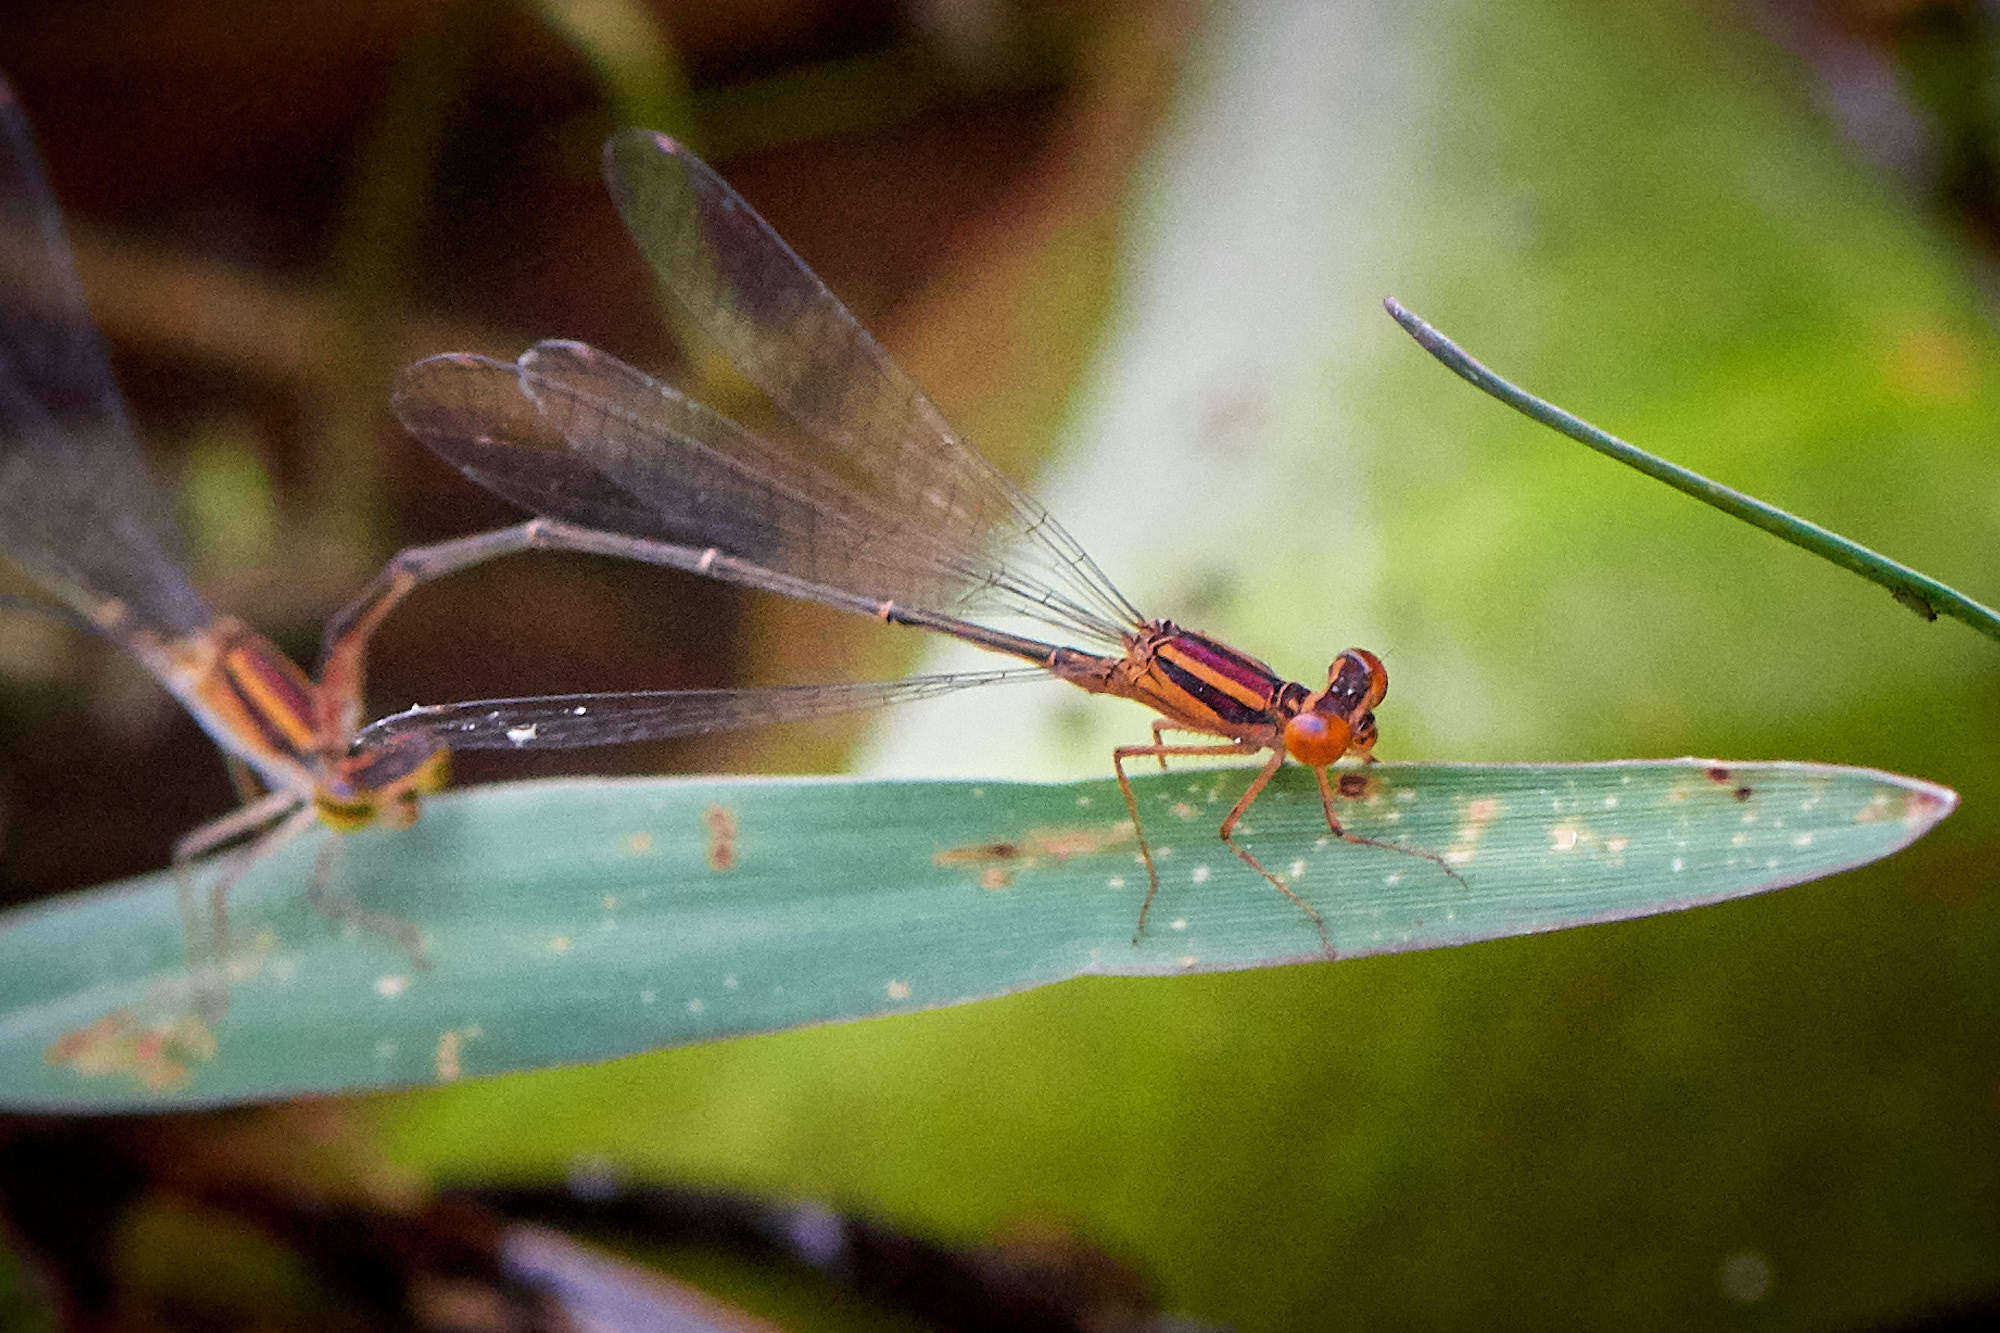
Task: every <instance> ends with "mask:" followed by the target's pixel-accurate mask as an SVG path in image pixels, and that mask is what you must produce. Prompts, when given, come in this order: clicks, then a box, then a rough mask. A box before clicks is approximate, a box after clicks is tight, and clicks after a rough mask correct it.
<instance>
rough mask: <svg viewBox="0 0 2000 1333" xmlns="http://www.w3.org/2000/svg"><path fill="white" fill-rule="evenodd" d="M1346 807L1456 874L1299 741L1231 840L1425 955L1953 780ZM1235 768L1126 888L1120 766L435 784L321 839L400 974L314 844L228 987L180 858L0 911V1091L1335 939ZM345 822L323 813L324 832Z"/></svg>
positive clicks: (1209, 780)
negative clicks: (208, 987)
mask: <svg viewBox="0 0 2000 1333" xmlns="http://www.w3.org/2000/svg"><path fill="white" fill-rule="evenodd" d="M1341 776H1342V778H1343V781H1342V782H1341V784H1340V786H1341V801H1340V814H1341V818H1342V820H1343V821H1344V822H1346V824H1347V826H1348V827H1349V828H1350V829H1352V830H1354V831H1356V832H1359V833H1362V834H1365V835H1368V836H1370V837H1380V838H1387V839H1404V840H1407V841H1409V842H1411V843H1414V844H1416V845H1419V846H1424V847H1429V848H1433V849H1435V850H1437V851H1439V852H1441V853H1442V854H1443V855H1444V856H1445V857H1446V858H1447V859H1448V860H1449V861H1450V862H1451V863H1452V865H1453V866H1454V868H1455V869H1456V870H1457V871H1458V872H1459V873H1460V874H1461V875H1463V876H1464V879H1465V882H1464V883H1460V882H1458V881H1455V880H1453V879H1452V878H1451V877H1450V876H1448V875H1445V874H1442V873H1440V872H1439V871H1438V870H1437V869H1436V868H1435V867H1432V866H1430V865H1427V864H1426V863H1424V862H1422V861H1420V860H1417V859H1415V858H1412V857H1409V856H1406V855H1401V854H1399V853H1397V852H1395V851H1388V850H1381V849H1378V848H1373V847H1355V846H1350V845H1347V844H1344V843H1341V842H1339V841H1337V840H1334V839H1331V838H1329V837H1328V836H1327V831H1326V825H1325V821H1324V818H1323V816H1322V814H1321V811H1320V807H1319V800H1318V796H1317V793H1316V789H1315V787H1314V784H1313V781H1312V778H1311V775H1310V774H1308V773H1305V772H1304V771H1303V770H1294V769H1287V770H1285V771H1284V772H1282V773H1281V774H1280V775H1279V777H1278V778H1277V779H1276V780H1275V781H1274V782H1273V783H1272V785H1271V788H1270V791H1269V792H1268V794H1267V795H1266V797H1265V798H1264V799H1263V800H1261V801H1260V802H1259V803H1258V805H1257V807H1256V810H1255V812H1254V816H1255V817H1254V820H1252V821H1246V824H1245V825H1244V827H1243V829H1242V830H1241V831H1239V834H1238V836H1239V837H1241V838H1243V839H1244V840H1245V841H1246V842H1247V843H1248V845H1249V846H1250V847H1251V848H1252V849H1253V850H1254V851H1255V852H1256V853H1257V854H1258V855H1259V857H1260V858H1262V859H1264V860H1265V862H1266V863H1267V864H1269V865H1271V866H1272V867H1273V868H1274V869H1278V870H1280V871H1281V872H1282V873H1287V874H1288V877H1289V878H1290V879H1291V882H1292V883H1293V884H1294V886H1295V887H1296V888H1297V889H1298V891H1299V893H1300V894H1301V895H1302V896H1303V897H1305V898H1306V899H1307V900H1308V901H1310V902H1312V903H1313V904H1314V905H1315V906H1317V907H1318V909H1319V910H1320V911H1321V912H1322V913H1323V914H1324V916H1325V918H1326V925H1327V929H1328V932H1329V934H1330V936H1331V938H1332V942H1333V944H1334V947H1335V948H1336V950H1337V951H1338V952H1339V953H1340V954H1341V955H1342V956H1359V955H1363V954H1373V953H1385V952H1392V951H1396V950H1404V949H1425V948H1437V947H1441V946H1446V945H1453V944H1465V943H1470V942H1472V941H1475V940H1484V939H1492V938H1496V937H1499V936H1505V935H1518V934H1525V933H1529V932H1534V931H1546V930H1558V929H1562V928H1564V927H1567V926H1576V925H1584V924H1588V923H1591V922H1597V921H1611V920H1617V919H1620V918H1624V917H1633V916H1642V915H1645V914H1648V913H1653V912H1663V911H1671V910H1674V909H1677V908H1683V907H1692V906H1697V905H1700V904H1704V903H1712V902H1719V901H1721V900H1724V899H1728V898H1735V897H1741V896H1743V895H1746V894H1751V893H1757V892H1761V891H1763V890H1766V889H1773V888H1778V887H1781V886H1783V885H1787V884H1796V883H1799V882H1801V881H1803V880H1809V879H1814V878H1818V877H1820V876H1824V875H1829V874H1833V873H1835V872H1837V871H1840V870H1844V869H1847V868H1849V867H1852V866H1856V865H1860V864H1863V863H1865V862H1868V861H1872V860H1876V859H1878V858H1880V857H1883V856H1887V855H1889V854H1890V853H1892V852H1894V851H1896V850H1897V849H1899V848H1901V847H1903V846H1904V845H1906V844H1907V843H1909V842H1910V841H1911V840H1913V839H1915V838H1917V837H1919V836H1920V835H1922V834H1923V833H1924V832H1925V831H1926V830H1928V829H1929V828H1930V827H1931V826H1932V825H1933V824H1935V823H1936V822H1937V821H1938V820H1939V819H1941V818H1943V817H1944V816H1945V815H1946V814H1948V813H1949V812H1950V811H1951V809H1952V807H1953V806H1954V805H1955V804H1956V801H1957V797H1956V796H1955V795H1954V794H1953V793H1952V792H1951V791H1949V790H1947V789H1945V788H1942V787H1938V786H1935V785H1932V784H1930V783H1925V782H1920V781H1917V780H1914V779H1910V778H1902V777H1897V776H1894V775H1891V774H1887V773H1880V772H1875V771H1872V770H1867V769H1853V768H1838V767H1830V766H1825V765H1816V764H1785V763H1754V764H1737V765H1723V764H1718V763H1714V762H1712V761H1704V760H1693V759H1683V760H1663V761H1631V762H1622V763H1608V764H1571V765H1476V764H1472V765H1424V764H1418V765H1397V764H1379V765H1374V766H1370V767H1368V768H1366V769H1355V770H1350V771H1348V772H1346V773H1344V774H1342V775H1341ZM1243 782H1244V774H1243V773H1242V771H1241V770H1240V769H1212V770H1199V771H1194V772H1174V773H1168V774H1153V775H1149V776H1147V777H1145V778H1143V779H1139V780H1137V781H1135V783H1134V786H1135V787H1136V788H1137V789H1138V793H1139V799H1140V810H1141V813H1142V814H1143V816H1144V817H1145V819H1146V821H1147V833H1148V837H1149V838H1150V839H1151V840H1152V843H1153V848H1154V853H1155V855H1156V856H1158V857H1160V861H1161V869H1162V872H1163V873H1162V877H1161V878H1162V883H1161V889H1160V896H1159V898H1158V900H1157V901H1156V902H1155V903H1154V906H1153V916H1152V923H1153V924H1151V925H1149V927H1148V929H1147V933H1146V935H1145V937H1144V938H1143V939H1141V940H1140V941H1138V942H1137V943H1136V944H1135V943H1134V942H1133V939H1132V930H1133V924H1134V920H1135V917H1136V915H1137V912H1138V908H1139V900H1140V897H1141V895H1142V894H1143V892H1144V890H1145V886H1146V877H1145V871H1144V869H1143V867H1142V866H1141V865H1140V863H1139V861H1138V858H1137V852H1136V843H1135V842H1134V839H1133V836H1132V831H1131V825H1130V823H1129V821H1127V819H1126V818H1125V813H1124V809H1123V802H1122V801H1121V800H1120V798H1119V794H1118V791H1117V788H1116V786H1115V785H1114V784H1112V783H1110V782H1108V781H1097V782H1085V783H1075V784H1025V783H1022V784H1017V783H986V784H980V783H970V782H879V781H868V782H863V781H855V780H847V779H841V780H830V779H782V780H777V779H764V780H759V779H746V778H730V779H718V778H702V779H647V780H572V781H562V782H536V783H515V784H501V785H496V786H490V787H482V788H478V789H475V790H470V791H464V792H454V793H449V794H447V795H446V796H444V797H442V798H440V799H438V800H437V801H436V802H434V803H433V805H432V807H431V808H430V810H429V812H428V814H427V817H426V818H425V819H424V820H423V822H422V823H420V824H418V825H417V826H416V827H415V828H413V829H409V830H402V831H399V832H396V833H394V834H390V835H382V836H378V835H376V834H374V833H367V832H364V833H358V834H350V835H346V836H345V837H342V838H340V839H339V840H338V841H337V842H334V843H333V844H332V846H333V853H332V859H331V862H330V871H331V873H330V883H331V885H332V886H333V889H334V891H335V892H337V893H340V894H344V895H348V897H349V898H350V899H351V902H350V907H351V908H352V909H354V910H352V911H350V912H349V913H348V914H347V915H348V919H349V920H355V919H362V916H361V914H365V913H375V914H393V915H394V916H397V917H400V918H403V919H406V920H408V921H411V922H414V923H415V924H417V925H418V926H419V927H420V928H421V929H422V931H423V934H424V937H425V942H426V946H427V952H428V955H429V958H430V960H431V962H430V966H429V968H428V969H427V970H418V969H417V968H416V967H415V966H414V965H413V962H412V960H411V959H410V958H409V957H408V956H407V955H406V954H405V953H404V952H403V951H401V950H400V949H399V948H398V947H397V946H396V945H395V944H393V943H391V942H389V941H388V940H387V939H386V938H384V937H382V936H379V935H374V934H369V933H366V932H362V931H357V930H356V929H354V928H353V927H352V926H347V927H343V926H342V925H341V924H339V923H338V922H337V921H336V920H335V919H334V918H333V917H331V916H329V915H327V914H325V913H322V912H320V911H318V910H315V909H314V908H313V907H312V906H311V905H309V904H308V902H307V895H306V888H307V886H308V885H309V884H310V883H311V882H312V877H313V871H314V860H315V855H316V853H315V849H314V847H313V846H312V845H311V844H310V840H309V839H308V840H303V841H302V842H301V844H298V845H295V846H293V847H291V848H288V849H286V850H285V851H283V852H281V853H277V854H274V855H272V856H270V857H268V858H266V859H265V860H264V861H260V862H259V863H258V864H257V865H256V866H255V867H254V868H253V869H252V870H251V871H250V872H249V873H248V874H246V875H245V876H244V877H243V879H242V880H241V881H240V882H239V883H238V885H237V886H236V888H235V890H234V892H233V895H232V900H231V911H230V921H231V932H232V934H231V951H230V955H229V969H230V970H229V978H228V980H229V1005H228V1008H227V1011H226V1012H225V1013H224V1014H223V1015H222V1016H221V1017H220V1018H219V1019H217V1020H216V1021H215V1022H214V1023H213V1025H212V1026H211V1025H210V1024H209V1023H207V1022H205V1021H204V1020H203V1019H202V1018H200V1017H198V1016H197V1015H198V1007H197V1004H196V1000H197V998H198V990H197V987H196V986H195V985H194V983H193V981H192V980H191V978H190V977H189V975H188V973H187V971H186V969H185V968H184V967H183V965H182V963H181V947H182V944H181V922H180V918H179V916H178V915H177V913H176V909H175V895H174V886H173V881H172V879H171V877H170V876H166V875H153V876H148V877H145V878H142V879H137V880H132V881H128V882H126V883H124V884H119V885H112V886H107V887H105V888H101V889H97V890H92V891H88V892H84V893H80V894H76V895H72V896H70V897H67V898H63V899H58V900H55V901H52V902H48V903H43V904H38V905H36V906H34V907H31V908H26V909H22V910H18V911H16V912H13V913H11V914H9V915H8V916H7V917H5V918H0V1104H4V1105H5V1106H8V1107H12V1108H17V1109H19V1108H41V1109H58V1108H62V1109H73V1110H97V1111H107V1110H131V1109H151V1108H159V1107H165V1106H177V1105H197V1104H215V1103H222V1102H235V1101H248V1100H256V1099H265V1098H275V1097H284V1096H293V1095H297V1094H300V1093H314V1092H318V1093H329V1092H340V1091H348V1090H353V1089H361V1088H387V1087H396V1086H405V1085H410V1084H418V1083H431V1082H437V1081H448V1080H452V1079H456V1078H460V1077H466V1076H471V1075H480V1074H495V1073H502V1072H506V1071H512V1070H521V1069H532V1068H537V1067H540V1066H546V1065H552V1064H563V1063H574V1062H579V1061H586V1060H601V1059H606V1058H609V1057H612V1056H617V1055H623V1054H627V1053H630V1052H634V1051H641V1050H647V1049H652V1048H658V1047H667V1046H674V1045H680V1044H684V1043H688V1042H696V1041H707V1040H713V1039H716V1038H720V1037H729V1036H737V1035H741V1034H745V1033H753V1032H767V1031H773V1030H777V1029H781V1028H790V1027H797V1026H801V1025H806V1024H814V1023H826V1022H834V1021H839V1020H844V1019H851V1018H862V1017H868V1016H874V1015H881V1014H893V1013H903V1012H907V1011H910V1010H915V1009H923V1008H929V1007H935V1006H939V1005H946V1004H956V1003H960V1002H963V1001H967V1000H973V999H980V998H984V997H989V996H995V995H1002V994H1006V993H1008V992H1011V991H1019V990H1025V989H1028V988H1030V987H1034V986H1041V985H1046V984H1048V983H1050V982H1054V981H1061V980H1064V979H1066V978H1069V977H1074V976H1080V975H1084V974H1093V973H1094V974H1100V975H1104V974H1118V975H1134V976H1137V975H1163V974H1173V973H1182V972H1201V971H1214V970H1228V969H1235V968H1246V967H1259V966H1265V965H1270V964H1276V963H1286V962H1303V961H1312V960H1316V959H1321V958H1323V955H1322V953H1321V948H1320V941H1319V937H1318V935H1317V934H1316V933H1315V931H1314V929H1313V926H1312V924H1311V922H1310V921H1309V920H1308V919H1307V918H1306V916H1305V915H1304V914H1303V913H1301V912H1299V911H1298V910H1297V909H1296V908H1295V907H1294V906H1293V905H1292V904H1290V903H1288V902H1286V901H1285V900H1284V899H1283V898H1282V897H1280V896H1279V895H1278V894H1276V893H1274V892H1273V891H1272V889H1271V888H1270V886H1269V885H1268V884H1266V883H1265V882H1264V881H1262V880H1261V879H1259V878H1258V877H1257V876H1255V875H1254V874H1252V873H1251V872H1250V871H1249V870H1247V869H1246V868H1244V867H1243V865H1242V864H1241V863H1240V862H1238V861H1237V859H1236V858H1235V857H1234V856H1232V855H1230V853H1229V852H1228V850H1227V849H1226V848H1225V847H1224V846H1223V845H1222V844H1221V842H1220V841H1219V840H1218V839H1217V838H1216V835H1215V828H1216V824H1217V821H1218V820H1219V819H1220V817H1221V814H1222V812H1223V811H1224V810H1226V809H1228V807H1229V804H1230V803H1231V802H1232V801H1233V800H1234V799H1235V798H1236V796H1237V794H1238V793H1239V792H1240V791H1241V790H1242V787H1243ZM333 837H334V835H331V834H329V835H326V838H327V839H331V838H333Z"/></svg>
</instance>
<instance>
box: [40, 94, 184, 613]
mask: <svg viewBox="0 0 2000 1333" xmlns="http://www.w3.org/2000/svg"><path fill="white" fill-rule="evenodd" d="M172 531H173V529H172V526H171V524H170V523H169V522H168V521H167V518H166V508H165V505H164V503H163V502H162V500H161V497H160V493H159V492H158V490H156V489H155V488H154V486H153V485H152V483H151V481H150V479H149V478H148V477H147V475H146V469H145V465H144V462H143V460H142V459H141V457H140V454H139V449H138V446H137V444H136V443H135V442H134V440H133V437H132V427H131V424H130V422H129V421H128V420H127V418H126V415H125V406H124V403H123V401H122V400H121V399H120V398H119V396H118V389H117V385H116V384H115V383H114V382H113V380H112V378H111V367H110V363H109V362H108V361H107V360H106V359H105V355H104V347H103V345H102V343H101V342H100V341H99V339H98V335H97V330H96V327H95V326H94V325H93V324H92V323H91V320H90V314H89V312H88V310H87V309H86V308H85V306H84V301H83V289H82V285H81V284H80V283H79V282H78V280H77V276H76V264H75V261H74V260H73V259H72V258H71V255H70V249H69V243H68V242H67V241H66V240H65V239H64V238H63V228H62V219H61V215H60V214H59V213H58V211H57V209H56V205H55V200H54V197H53V196H52V195H51V194H50V192H49V187H48V182H47V180H46V179H45V177H44V176H43V174H42V167H41V161H40V158H39V157H38V156H37V155H36V152H35V146H34V140H33V138H32V136H31V135H30V134H29V131H28V123H27V118H26V117H25V116H23V115H22V113H21V109H20V107H19V106H18V105H17V104H16V103H15V101H14V94H13V89H12V88H11V87H9V86H8V85H7V84H6V82H5V81H4V80H0V550H4V551H5V552H6V553H7V554H9V555H11V556H12V557H13V558H14V559H15V560H16V561H18V562H19V563H20V564H21V565H22V567H23V568H25V569H26V570H27V571H28V572H29V573H31V574H32V575H34V576H35V578H36V579H38V580H39V581H41V582H42V583H43V584H45V585H47V586H48V588H49V590H50V591H51V592H53V593H55V594H56V595H57V596H59V597H61V598H62V599H63V601H64V602H66V603H67V604H68V605H69V606H71V607H72V608H73V609H75V610H76V611H77V612H78V613H79V614H81V615H83V616H85V617H87V618H89V619H91V620H93V621H94V622H96V623H105V620H106V617H107V616H108V615H109V614H110V613H111V612H113V611H114V610H118V611H122V612H123V613H124V616H125V620H124V621H123V623H124V624H125V625H126V626H127V627H130V626H132V625H135V624H136V625H143V626H146V627H148V628H152V629H155V630H160V631H164V632H167V633H171V634H175V635H179V634H185V633H189V632H192V631H194V630H198V629H200V628H202V627H203V626H205V625H206V624H208V622H209V621H210V619H211V618H212V616H211V614H210V612H209V610H208V608H207V607H206V606H204V605H203V603H202V601H201V598H200V597H199V596H198V595H196V593H195V591H194V589H193V587H192V586H191V585H190V584H189V583H188V581H187V577H186V575H185V574H183V573H182V572H181V568H180V566H179V564H178V563H177V561H176V560H175V559H174V558H173V556H172V554H171V552H172V549H173V546H174V542H173V540H172V538H171V534H172Z"/></svg>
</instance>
